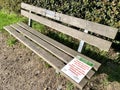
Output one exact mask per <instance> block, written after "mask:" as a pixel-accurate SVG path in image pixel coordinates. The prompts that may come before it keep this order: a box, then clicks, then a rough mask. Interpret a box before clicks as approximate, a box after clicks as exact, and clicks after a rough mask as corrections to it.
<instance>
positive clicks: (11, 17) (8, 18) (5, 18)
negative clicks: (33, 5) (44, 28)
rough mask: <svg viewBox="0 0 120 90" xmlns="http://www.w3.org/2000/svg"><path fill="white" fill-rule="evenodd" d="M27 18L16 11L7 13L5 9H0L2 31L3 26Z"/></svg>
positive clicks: (0, 30)
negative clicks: (15, 12)
mask: <svg viewBox="0 0 120 90" xmlns="http://www.w3.org/2000/svg"><path fill="white" fill-rule="evenodd" d="M24 20H25V18H23V17H21V16H20V15H17V14H14V13H10V14H9V13H7V12H5V11H3V10H1V11H0V32H3V31H4V29H3V27H4V26H6V25H10V24H13V23H16V22H20V21H24Z"/></svg>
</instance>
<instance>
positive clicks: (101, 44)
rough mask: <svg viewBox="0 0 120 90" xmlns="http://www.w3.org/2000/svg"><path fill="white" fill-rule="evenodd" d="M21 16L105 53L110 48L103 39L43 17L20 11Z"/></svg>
mask: <svg viewBox="0 0 120 90" xmlns="http://www.w3.org/2000/svg"><path fill="white" fill-rule="evenodd" d="M21 14H22V15H24V16H26V17H28V18H31V19H33V20H35V21H37V22H39V23H41V24H44V25H46V26H48V27H51V28H53V29H55V30H57V31H59V32H62V33H64V34H67V35H69V36H71V37H73V38H76V39H78V40H84V41H85V42H87V43H89V44H91V45H93V46H96V47H98V48H100V49H102V50H105V51H108V50H109V48H110V46H111V44H112V43H111V42H109V41H107V40H104V39H101V38H98V37H95V36H92V35H89V34H86V33H84V32H80V31H78V30H76V29H72V28H70V27H67V26H64V25H61V24H59V23H56V22H54V21H51V20H48V19H46V18H43V17H40V16H37V15H35V14H32V13H29V12H27V11H24V10H21Z"/></svg>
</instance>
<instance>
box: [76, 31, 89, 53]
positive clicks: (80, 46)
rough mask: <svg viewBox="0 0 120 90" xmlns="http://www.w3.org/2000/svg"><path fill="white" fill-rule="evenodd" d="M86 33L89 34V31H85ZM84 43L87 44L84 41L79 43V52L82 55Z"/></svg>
mask: <svg viewBox="0 0 120 90" xmlns="http://www.w3.org/2000/svg"><path fill="white" fill-rule="evenodd" d="M84 32H85V33H88V31H87V30H84ZM84 43H85V42H84V41H83V40H81V41H80V43H79V47H78V52H80V53H81V52H82V49H83V46H84Z"/></svg>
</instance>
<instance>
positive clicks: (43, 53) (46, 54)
mask: <svg viewBox="0 0 120 90" xmlns="http://www.w3.org/2000/svg"><path fill="white" fill-rule="evenodd" d="M4 29H5V30H7V31H8V32H9V33H10V34H11V35H13V36H14V37H15V38H17V39H18V40H19V41H20V42H22V43H23V44H24V45H26V46H27V47H28V48H29V49H31V50H32V51H33V52H35V53H36V54H37V55H38V56H40V57H42V58H43V59H44V60H45V61H46V62H47V63H49V64H50V65H51V66H52V67H54V68H55V69H57V70H61V68H62V67H64V66H65V64H64V63H63V62H61V61H60V60H59V59H58V58H56V57H54V56H53V55H52V54H50V53H49V52H47V51H46V50H44V49H43V48H41V47H39V46H38V45H37V44H35V43H33V42H32V41H30V40H29V39H28V38H26V37H24V35H22V34H21V33H18V31H16V30H15V29H14V28H12V27H11V26H6V27H4ZM58 63H59V64H58ZM60 73H61V74H62V75H63V76H65V77H66V78H67V79H69V80H70V81H71V82H73V83H74V84H75V85H76V86H78V87H79V88H80V89H82V88H83V87H84V86H85V85H86V83H87V79H85V78H84V79H83V80H82V81H81V82H80V83H76V82H75V81H73V80H72V79H71V78H70V77H68V76H67V75H66V74H64V73H63V72H62V71H60Z"/></svg>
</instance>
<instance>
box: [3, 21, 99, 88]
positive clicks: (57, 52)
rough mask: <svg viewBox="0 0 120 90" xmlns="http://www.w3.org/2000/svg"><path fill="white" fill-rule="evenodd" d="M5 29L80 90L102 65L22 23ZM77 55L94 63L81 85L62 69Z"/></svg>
mask: <svg viewBox="0 0 120 90" xmlns="http://www.w3.org/2000/svg"><path fill="white" fill-rule="evenodd" d="M4 29H5V30H7V31H8V32H9V33H10V34H11V35H13V36H14V37H16V38H17V39H18V40H19V41H20V42H22V43H23V44H24V45H26V46H27V47H28V48H29V49H31V50H32V51H33V52H34V53H36V54H37V55H38V56H40V57H41V58H42V59H44V60H45V61H46V62H47V63H48V64H50V65H51V66H52V67H53V68H55V69H56V70H57V71H59V72H60V73H61V74H62V75H63V76H65V77H66V78H68V79H69V80H70V81H71V82H73V83H74V84H75V85H76V86H77V87H79V88H80V89H82V88H83V87H84V86H85V84H86V83H87V82H88V80H89V79H90V78H91V77H92V76H93V75H94V73H95V71H97V70H98V68H99V67H100V65H101V64H100V63H98V62H96V61H94V60H92V59H91V58H89V57H86V56H84V55H82V54H80V53H78V52H77V51H74V50H72V49H70V48H68V47H67V46H65V45H63V44H61V43H59V42H57V41H55V40H53V39H51V38H49V37H47V36H45V35H43V34H41V33H40V32H38V31H37V30H34V29H32V28H31V27H29V26H28V25H26V24H24V23H22V22H20V23H17V24H12V25H10V26H5V27H4ZM77 55H79V56H81V57H83V58H86V59H87V60H89V61H91V62H92V63H94V67H93V69H92V70H90V72H89V73H88V74H87V75H86V77H85V78H84V79H82V81H81V82H80V83H76V82H75V81H74V80H72V79H71V78H69V77H68V76H67V75H66V74H64V73H63V72H61V69H62V68H63V67H64V66H65V65H66V64H67V63H68V62H70V61H71V60H72V59H73V58H74V57H75V56H77Z"/></svg>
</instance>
